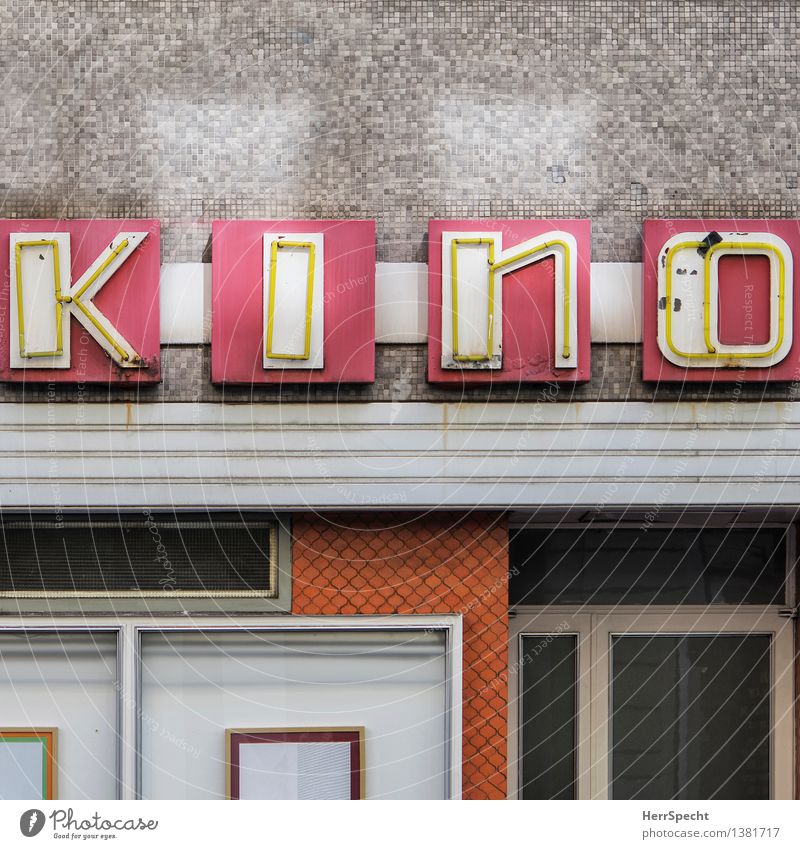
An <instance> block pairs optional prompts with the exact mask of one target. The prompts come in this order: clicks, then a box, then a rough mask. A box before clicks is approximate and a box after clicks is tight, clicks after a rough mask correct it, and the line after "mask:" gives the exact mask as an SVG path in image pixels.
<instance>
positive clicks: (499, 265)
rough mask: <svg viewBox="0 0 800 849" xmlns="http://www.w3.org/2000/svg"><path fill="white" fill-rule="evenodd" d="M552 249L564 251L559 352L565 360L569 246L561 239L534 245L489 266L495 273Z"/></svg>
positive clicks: (567, 323)
mask: <svg viewBox="0 0 800 849" xmlns="http://www.w3.org/2000/svg"><path fill="white" fill-rule="evenodd" d="M552 247H560V248H562V249H563V251H564V313H563V316H564V318H563V321H564V348H563V350H562V352H561V355H562V356H563V357H564V359H565V360H568V359H569V356H570V338H569V326H570V301H571V298H572V293H571V292H570V257H569V245H568V244H567V243H566V242H565V241H564V240H563V239H553V240H552V241H549V242H542V244H541V245H536V246H535V247H533V248H531V249H530V250H527V251H523V252H522V253H520V254H516V255H515V256H512V257H509V258H508V259H504V260H501V261H500V262H497V263H495V264H493V265H492V266H491V270H492V271H497V270H498V269H500V268H505V267H506V266H508V265H512V264H513V263H515V262H519V261H520V260H521V259H525V258H526V257H529V256H533V255H534V254H538V253H541V252H542V251H546V250H548V249H549V248H552Z"/></svg>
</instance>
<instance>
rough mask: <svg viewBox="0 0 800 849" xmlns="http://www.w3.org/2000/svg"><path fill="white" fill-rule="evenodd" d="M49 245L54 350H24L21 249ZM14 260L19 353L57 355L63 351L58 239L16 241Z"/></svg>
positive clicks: (29, 356) (26, 356)
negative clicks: (54, 304) (51, 257)
mask: <svg viewBox="0 0 800 849" xmlns="http://www.w3.org/2000/svg"><path fill="white" fill-rule="evenodd" d="M45 245H46V246H49V247H51V248H52V249H53V278H54V289H55V300H56V350H55V351H34V352H32V353H28V352H27V351H26V350H25V312H24V310H23V308H22V249H23V248H34V247H44V246H45ZM14 261H15V264H16V270H17V330H18V332H19V355H20V357H25V358H26V359H30V358H32V357H59V356H61V354H63V353H64V351H63V338H62V330H61V302H62V301H63V300H64V299H63V298H62V297H61V266H60V264H59V257H58V241H57V240H56V239H33V240H31V241H27V242H17V244H16V248H15V250H14Z"/></svg>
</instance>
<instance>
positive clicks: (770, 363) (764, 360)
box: [642, 219, 800, 383]
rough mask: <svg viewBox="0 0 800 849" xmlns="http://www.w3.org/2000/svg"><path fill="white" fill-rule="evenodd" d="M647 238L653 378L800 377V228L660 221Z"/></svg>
mask: <svg viewBox="0 0 800 849" xmlns="http://www.w3.org/2000/svg"><path fill="white" fill-rule="evenodd" d="M643 239H644V245H643V290H642V309H643V316H642V334H643V340H642V349H643V350H642V360H643V378H644V380H647V381H665V382H684V381H687V382H702V383H716V382H728V383H737V382H742V383H745V382H747V383H752V382H756V383H757V382H761V383H763V382H768V381H792V380H797V379H798V378H799V377H800V345H798V343H797V342H796V341H795V338H794V336H795V333H797V330H798V326H799V325H798V320H800V307H799V306H798V299H797V296H796V293H795V289H796V287H797V286H798V285H800V284H799V283H798V280H797V269H798V265H797V262H798V256H799V255H800V222H798V221H794V220H769V219H652V220H648V221H645V222H644V228H643Z"/></svg>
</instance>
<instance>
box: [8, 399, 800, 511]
mask: <svg viewBox="0 0 800 849" xmlns="http://www.w3.org/2000/svg"><path fill="white" fill-rule="evenodd" d="M29 504H30V505H34V506H54V505H55V506H60V507H63V508H67V507H77V506H107V505H110V504H119V505H122V506H126V505H127V506H137V505H142V504H149V505H150V506H172V505H176V506H187V507H191V506H199V505H205V504H208V505H211V506H223V507H235V506H238V507H272V508H303V507H313V508H325V507H365V506H370V505H372V506H396V507H409V508H412V507H414V508H415V507H439V506H458V507H471V506H476V505H477V506H480V505H484V506H491V507H502V508H506V507H531V506H538V505H559V506H569V505H580V506H584V507H592V506H598V505H599V506H600V507H602V508H604V507H612V506H614V505H625V504H638V505H651V504H658V505H663V506H667V505H674V506H683V505H700V504H703V505H708V504H735V505H757V504H776V505H796V504H800V405H796V404H781V403H764V404H749V403H741V404H738V405H735V406H734V407H732V406H731V405H730V404H728V403H719V404H706V405H696V404H684V405H677V406H676V405H673V404H668V403H658V404H644V403H628V404H625V403H578V404H569V405H567V404H543V405H536V404H516V405H514V404H492V405H488V406H487V405H483V404H416V403H410V404H357V405H356V404H353V405H351V404H346V405H341V406H337V405H332V404H314V405H302V404H298V405H274V404H264V405H225V406H223V405H213V404H145V405H125V404H109V405H100V404H97V405H95V404H90V405H73V404H56V405H50V406H48V405H45V404H25V405H22V404H4V405H0V507H4V508H9V507H25V506H27V505H29Z"/></svg>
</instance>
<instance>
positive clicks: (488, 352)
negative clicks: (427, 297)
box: [441, 230, 578, 370]
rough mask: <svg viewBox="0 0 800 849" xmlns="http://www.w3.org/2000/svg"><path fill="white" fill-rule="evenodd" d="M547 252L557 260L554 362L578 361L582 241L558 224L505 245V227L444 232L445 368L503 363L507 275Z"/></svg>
mask: <svg viewBox="0 0 800 849" xmlns="http://www.w3.org/2000/svg"><path fill="white" fill-rule="evenodd" d="M548 256H552V257H553V258H554V260H555V335H556V346H555V347H556V351H555V359H554V362H553V366H554V367H555V368H561V369H574V368H577V367H578V291H577V281H578V245H577V241H576V239H575V237H574V236H573V235H572V234H571V233H566V232H562V231H560V230H555V231H552V232H549V233H544V234H543V235H542V236H537V237H535V238H533V239H528V240H527V241H525V242H522V243H520V244H518V245H513V246H512V247H510V248H507V249H506V250H503V234H502V233H501V232H470V233H452V232H445V233H442V361H441V365H442V368H444V369H492V370H494V369H502V367H503V277H504V276H505V275H506V274H509V273H511V272H514V271H518V270H519V269H520V268H523V267H525V266H526V265H530V264H531V263H534V262H538V261H539V260H541V259H544V258H545V257H548Z"/></svg>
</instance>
